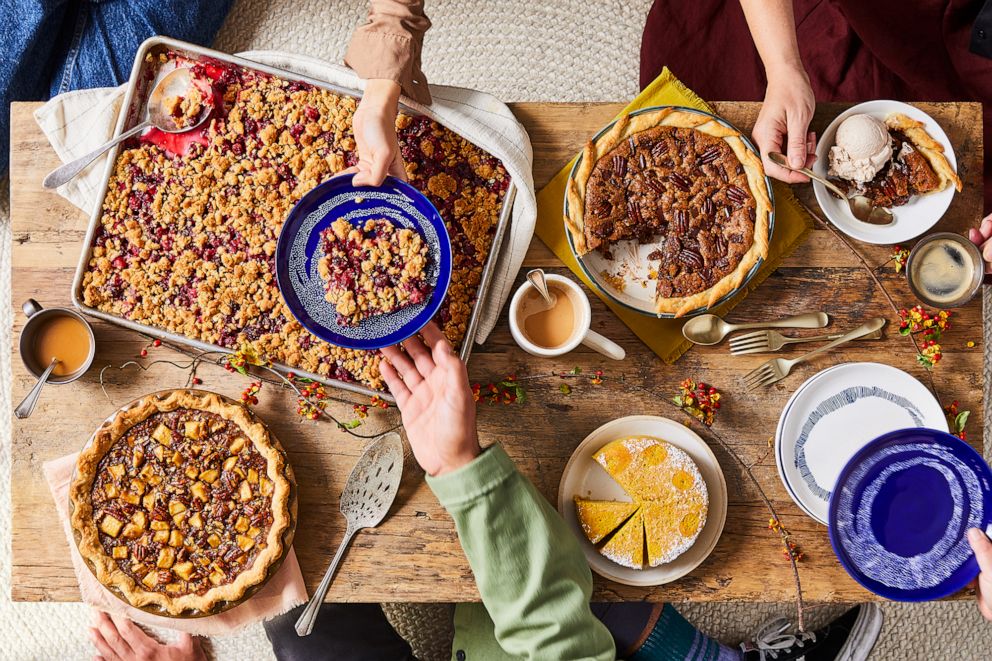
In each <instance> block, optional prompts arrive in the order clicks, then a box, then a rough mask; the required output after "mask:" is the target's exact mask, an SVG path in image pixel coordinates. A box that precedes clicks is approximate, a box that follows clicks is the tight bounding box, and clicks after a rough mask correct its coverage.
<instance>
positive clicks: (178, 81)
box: [41, 67, 213, 188]
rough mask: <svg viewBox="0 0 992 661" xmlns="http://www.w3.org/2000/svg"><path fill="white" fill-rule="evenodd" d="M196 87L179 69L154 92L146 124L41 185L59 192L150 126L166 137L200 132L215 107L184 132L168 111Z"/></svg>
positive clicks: (206, 107)
mask: <svg viewBox="0 0 992 661" xmlns="http://www.w3.org/2000/svg"><path fill="white" fill-rule="evenodd" d="M192 86H193V74H192V72H191V71H190V70H189V69H186V68H184V67H179V68H178V69H176V70H175V71H171V72H170V73H168V74H167V75H166V76H165V77H163V78H162V80H160V81H159V83H158V85H156V86H155V88H154V89H152V93H151V95H150V96H149V97H148V104H147V114H146V115H145V121H143V122H141V123H140V124H138V125H137V126H135V127H134V128H132V129H129V130H127V131H124V132H123V133H121V134H120V135H119V136H117V137H116V138H114V139H113V140H111V141H110V142H106V143H104V144H103V145H101V146H99V147H97V148H96V149H94V150H93V151H91V152H90V153H88V154H86V155H84V156H80V157H79V158H77V159H76V160H74V161H70V162H68V163H66V164H65V165H63V166H61V167H58V168H55V169H54V170H52V171H51V172H49V173H48V176H47V177H45V180H44V181H42V182H41V183H42V186H44V187H45V188H58V187H59V186H61V185H62V184H65V183H67V182H68V181H69V180H71V179H72V178H73V177H75V176H76V175H77V174H79V173H80V172H82V171H83V170H84V169H85V168H86V166H87V165H89V164H90V163H92V162H93V161H95V160H96V159H97V158H98V157H99V156H100V155H101V154H103V153H104V152H105V151H107V150H108V149H110V148H111V147H113V146H114V145H116V144H117V143H119V142H121V141H123V140H127V139H128V138H130V137H131V136H132V135H137V134H139V133H141V132H142V131H144V130H145V129H147V128H148V127H149V126H154V127H155V128H157V129H158V130H159V131H163V132H165V133H183V132H185V131H192V130H193V129H196V128H198V127H199V126H200V125H201V124H203V122H205V121H207V118H208V117H209V116H210V111H211V110H213V106H212V105H207V104H204V107H203V109H202V110H201V111H200V116H199V117H198V118H197V120H196V123H195V124H192V125H190V126H186V127H182V128H180V127H178V126H176V120H175V119H174V118H173V116H172V115H171V114H170V113H169V111H168V109H166V107H165V100H166V98H168V97H170V96H185V95H186V93H187V92H188V91H189V89H190V88H191V87H192Z"/></svg>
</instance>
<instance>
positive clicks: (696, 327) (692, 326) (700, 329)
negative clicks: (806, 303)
mask: <svg viewBox="0 0 992 661" xmlns="http://www.w3.org/2000/svg"><path fill="white" fill-rule="evenodd" d="M829 323H830V317H828V316H827V313H826V312H806V313H804V314H798V315H796V316H794V317H788V318H786V319H778V320H776V321H758V322H754V323H750V324H728V323H727V322H726V321H724V320H723V319H721V318H720V317H718V316H716V315H715V314H701V315H699V316H698V317H693V318H692V319H690V320H689V321H687V322H685V325H684V326H682V335H684V336H685V339H687V340H689V341H690V342H695V343H696V344H705V345H710V344H717V343H718V342H720V341H721V340H722V339H723V338H725V337H727V334H728V333H732V332H734V331H737V330H745V329H748V328H823V327H824V326H826V325H827V324H829Z"/></svg>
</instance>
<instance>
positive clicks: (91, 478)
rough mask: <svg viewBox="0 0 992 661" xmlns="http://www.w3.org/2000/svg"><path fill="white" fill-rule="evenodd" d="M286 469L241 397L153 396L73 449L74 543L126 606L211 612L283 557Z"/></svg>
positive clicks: (286, 520)
mask: <svg viewBox="0 0 992 661" xmlns="http://www.w3.org/2000/svg"><path fill="white" fill-rule="evenodd" d="M286 472H287V468H286V464H285V459H284V457H283V454H282V452H281V450H280V449H279V448H278V447H277V446H276V445H275V443H274V441H273V439H272V438H271V437H270V436H269V433H268V431H267V430H266V428H265V427H264V426H263V425H262V424H261V423H259V422H256V421H255V420H254V419H253V418H252V417H251V416H250V415H249V414H248V412H247V411H246V410H245V409H244V408H243V407H241V406H240V405H238V404H235V403H231V402H228V401H226V400H224V399H221V398H220V397H219V396H217V395H214V394H212V393H205V392H200V391H187V390H176V391H172V392H170V393H166V394H161V393H160V394H157V395H150V396H148V397H145V398H144V399H141V400H139V401H138V402H137V403H136V404H135V405H133V406H131V407H129V408H127V409H124V410H121V411H120V412H119V413H118V414H117V416H116V417H115V418H114V419H113V420H112V421H111V422H109V423H108V424H106V425H104V426H103V427H101V428H100V430H99V431H98V432H97V434H96V435H95V436H94V439H93V442H92V443H91V444H90V445H89V446H87V447H86V449H84V450H83V452H82V453H81V454H80V455H79V459H78V462H77V470H76V475H75V478H74V480H73V482H72V484H71V485H70V490H69V495H70V499H71V502H72V516H71V523H72V527H73V529H74V530H75V532H76V533H77V534H78V539H79V552H80V554H82V556H83V558H85V559H86V560H87V561H88V562H89V564H90V566H91V567H92V568H93V571H94V573H95V575H96V577H97V579H99V580H100V582H101V583H103V584H104V585H106V586H108V587H113V588H115V589H117V590H118V591H119V592H120V593H121V594H122V595H123V596H124V597H125V598H126V599H127V600H128V602H130V603H131V604H132V605H133V606H138V607H141V606H149V605H151V606H156V607H158V608H161V609H162V610H164V611H165V612H167V613H170V614H172V615H178V614H181V613H184V612H187V611H199V612H203V613H208V612H211V610H212V609H213V608H215V606H216V605H217V604H218V603H219V602H228V601H235V600H237V599H239V598H240V597H242V596H244V594H245V592H246V591H247V590H248V589H249V588H251V587H253V586H255V585H257V584H259V583H260V582H262V581H264V580H265V578H266V575H267V572H268V570H269V568H270V567H271V566H272V565H273V564H274V563H276V562H278V561H279V560H280V559H281V558H282V555H283V551H284V548H283V536H284V534H285V533H286V531H287V528H289V526H290V525H291V524H290V516H291V514H290V507H289V498H290V483H289V480H288V479H287V477H286Z"/></svg>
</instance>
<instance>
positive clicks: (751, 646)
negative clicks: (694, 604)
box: [741, 604, 882, 661]
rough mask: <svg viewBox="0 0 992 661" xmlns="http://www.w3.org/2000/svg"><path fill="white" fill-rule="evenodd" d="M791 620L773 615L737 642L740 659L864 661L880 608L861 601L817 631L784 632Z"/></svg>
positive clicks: (879, 620)
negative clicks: (748, 638) (748, 639)
mask: <svg viewBox="0 0 992 661" xmlns="http://www.w3.org/2000/svg"><path fill="white" fill-rule="evenodd" d="M790 626H791V623H790V622H789V621H788V620H786V619H785V618H784V617H780V618H777V619H775V620H772V621H770V622H768V623H767V624H765V625H764V626H763V627H761V628H760V629H758V631H757V633H756V634H755V636H754V640H753V641H752V642H749V643H742V644H741V651H742V652H743V653H744V661H772V660H774V661H865V659H867V658H868V654H869V653H870V652H871V648H872V647H874V646H875V641H876V640H878V634H879V632H881V630H882V610H881V609H880V608H879V607H878V606H877V605H876V604H861V605H860V606H855V607H854V608H852V609H851V610H849V611H847V612H846V613H844V614H843V615H841V616H840V617H838V618H837V619H836V620H834V621H833V622H831V623H830V624H828V625H827V626H825V627H823V628H822V629H820V630H818V631H812V632H801V633H796V634H790V633H786V630H788V629H789V628H790Z"/></svg>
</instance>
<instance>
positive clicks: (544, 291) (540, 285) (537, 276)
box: [527, 269, 558, 308]
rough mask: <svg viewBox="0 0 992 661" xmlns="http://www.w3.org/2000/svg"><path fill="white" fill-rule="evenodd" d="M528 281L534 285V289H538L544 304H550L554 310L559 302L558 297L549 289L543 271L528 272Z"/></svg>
mask: <svg viewBox="0 0 992 661" xmlns="http://www.w3.org/2000/svg"><path fill="white" fill-rule="evenodd" d="M527 280H529V281H530V284H532V285H534V289H536V290H537V293H539V294H540V295H541V297H542V298H544V302H545V303H547V304H548V307H549V308H553V307H554V306H555V303H557V302H558V297H557V296H555V295H554V294H552V293H551V290H550V289H548V281H547V279H546V278H545V277H544V271H543V270H542V269H532V270H530V271H528V272H527Z"/></svg>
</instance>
